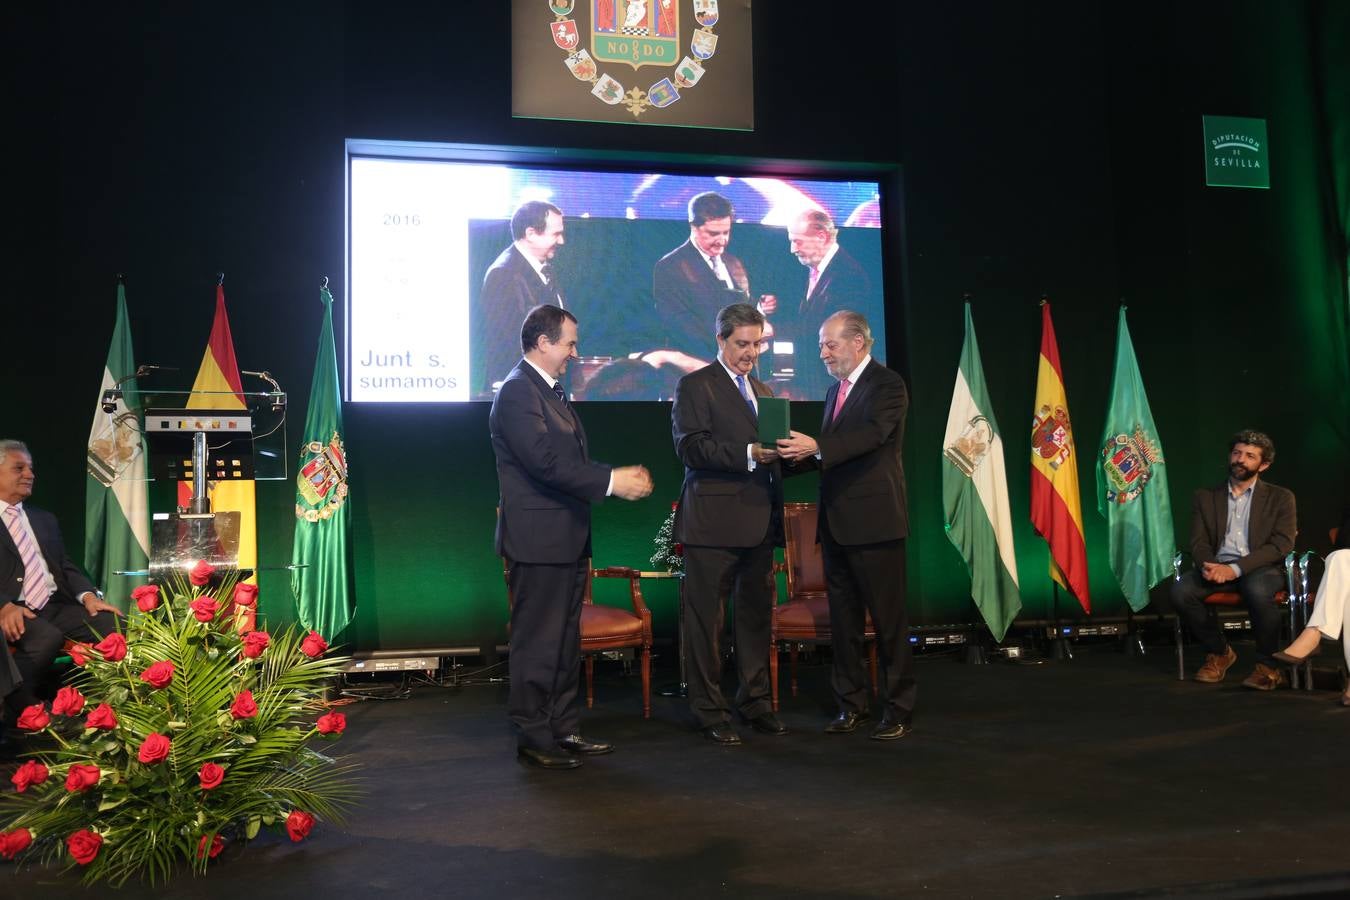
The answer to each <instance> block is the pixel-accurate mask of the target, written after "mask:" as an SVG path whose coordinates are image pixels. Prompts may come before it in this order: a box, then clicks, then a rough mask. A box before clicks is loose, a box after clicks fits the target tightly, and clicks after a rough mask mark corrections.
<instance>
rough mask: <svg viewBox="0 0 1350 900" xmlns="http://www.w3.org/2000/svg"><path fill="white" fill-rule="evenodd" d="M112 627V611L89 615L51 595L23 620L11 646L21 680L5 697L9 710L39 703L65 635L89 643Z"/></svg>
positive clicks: (74, 602) (81, 606)
mask: <svg viewBox="0 0 1350 900" xmlns="http://www.w3.org/2000/svg"><path fill="white" fill-rule="evenodd" d="M116 630H117V616H115V615H114V614H113V613H110V612H101V613H99V614H97V615H95V616H93V617H90V616H89V614H88V613H87V612H86V611H85V608H84V604H83V603H80V602H79V601H77V600H72V599H70V598H69V597H66V596H63V595H62V594H59V593H58V594H56V595H54V596H53V597H52V598H51V599H50V600H49V601H47V605H46V606H44V607H42V609H40V610H38V611H37V616H36V617H35V618H32V619H25V620H24V629H23V637H21V638H19V641H18V643H17V644H16V645H15V646H14V664H15V666H16V667H17V668H18V670H19V677H20V678H21V679H22V681H21V682H20V683H19V685H18V686H17V687H15V688H14V690H13V691H12V692H11V693H10V695H9V697H7V698H6V705H7V706H8V707H9V710H10V712H12V713H14V714H16V715H17V713H19V712H21V711H22V710H23V709H24V707H27V706H32V705H33V704H34V703H37V702H39V700H40V698H41V697H42V696H43V690H44V688H46V687H47V683H46V682H47V675H48V670H49V669H51V665H52V660H54V659H56V657H57V655H58V654H59V653H60V652H61V645H62V643H64V642H65V640H66V638H70V639H71V640H75V641H82V642H85V643H91V644H92V643H98V642H99V641H101V640H103V638H104V636H105V635H108V634H110V633H112V632H114V631H116Z"/></svg>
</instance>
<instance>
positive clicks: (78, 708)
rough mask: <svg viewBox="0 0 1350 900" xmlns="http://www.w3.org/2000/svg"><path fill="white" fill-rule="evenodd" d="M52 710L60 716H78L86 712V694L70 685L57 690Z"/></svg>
mask: <svg viewBox="0 0 1350 900" xmlns="http://www.w3.org/2000/svg"><path fill="white" fill-rule="evenodd" d="M52 712H54V713H56V714H57V715H58V716H78V715H79V714H80V713H82V712H84V695H83V694H81V693H80V692H79V691H77V690H76V689H75V688H73V687H71V686H70V685H66V686H65V687H63V688H61V690H59V691H57V692H56V699H55V700H53V701H52Z"/></svg>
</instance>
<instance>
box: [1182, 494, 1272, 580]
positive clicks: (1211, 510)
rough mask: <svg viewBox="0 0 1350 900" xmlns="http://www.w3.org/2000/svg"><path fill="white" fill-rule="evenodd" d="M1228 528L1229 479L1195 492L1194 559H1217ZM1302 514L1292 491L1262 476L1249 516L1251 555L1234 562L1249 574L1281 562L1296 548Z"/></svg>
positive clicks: (1249, 550) (1244, 572) (1249, 546)
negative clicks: (1296, 506) (1269, 481)
mask: <svg viewBox="0 0 1350 900" xmlns="http://www.w3.org/2000/svg"><path fill="white" fill-rule="evenodd" d="M1227 530H1228V482H1227V481H1225V482H1224V483H1223V484H1221V485H1219V486H1218V487H1212V488H1201V489H1200V490H1198V491H1196V492H1195V497H1194V500H1193V503H1192V506H1191V559H1193V560H1194V561H1195V565H1196V566H1197V567H1198V566H1199V565H1200V564H1201V563H1205V562H1216V561H1217V559H1216V557H1217V556H1218V552H1219V548H1220V547H1221V546H1223V535H1224V532H1225V531H1227ZM1297 535H1298V513H1297V510H1296V508H1295V504H1294V494H1293V492H1292V491H1289V490H1286V489H1285V488H1282V487H1276V486H1275V485H1273V484H1269V483H1267V482H1265V481H1263V480H1261V479H1259V478H1258V479H1257V480H1256V485H1255V486H1254V487H1253V489H1252V508H1251V511H1250V513H1248V516H1247V551H1248V552H1247V555H1246V556H1244V557H1242V558H1241V559H1235V560H1233V563H1234V564H1235V565H1237V566H1238V568H1240V569H1242V574H1243V575H1248V574H1250V573H1252V572H1254V571H1256V570H1257V569H1260V568H1263V567H1265V566H1274V565H1279V564H1280V562H1281V560H1283V559H1284V557H1285V556H1286V555H1287V554H1288V553H1289V551H1290V550H1293V549H1294V538H1295V537H1297Z"/></svg>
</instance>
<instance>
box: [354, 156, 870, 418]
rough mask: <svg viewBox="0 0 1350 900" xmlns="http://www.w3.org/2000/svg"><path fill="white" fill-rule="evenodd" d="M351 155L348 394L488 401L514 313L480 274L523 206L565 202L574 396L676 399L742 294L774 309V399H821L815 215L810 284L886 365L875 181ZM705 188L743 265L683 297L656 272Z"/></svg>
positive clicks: (503, 365) (502, 251) (513, 333)
mask: <svg viewBox="0 0 1350 900" xmlns="http://www.w3.org/2000/svg"><path fill="white" fill-rule="evenodd" d="M347 163H348V169H347V174H348V202H349V205H348V225H349V229H348V285H349V290H348V320H347V322H348V329H347V338H348V346H347V350H348V352H347V361H346V375H347V396H348V399H350V400H351V401H353V402H358V403H365V402H392V403H427V402H433V403H452V402H467V401H487V400H491V399H492V397H493V394H494V390H495V388H496V385H497V384H498V383H499V382H500V381H501V380H502V379H503V378H505V376H506V375H507V373H508V372H509V371H510V368H511V366H513V365H514V364H515V363H516V362H517V361H518V360H519V358H520V321H519V319H518V313H517V312H516V311H514V310H506V311H505V312H503V310H502V309H500V308H499V305H498V304H495V302H494V299H493V298H492V297H488V296H484V292H483V283H484V277H485V274H486V273H487V271H488V269H489V268H490V267H491V266H493V264H494V262H495V261H498V260H499V258H501V259H502V260H503V262H505V261H506V260H505V257H509V256H511V253H510V249H511V247H512V244H513V240H512V233H511V224H510V220H511V216H512V213H513V212H514V211H515V210H516V209H517V207H519V206H520V205H521V204H522V203H525V202H527V201H544V202H547V203H550V204H553V205H554V206H556V207H558V208H559V209H561V211H562V214H563V223H564V228H565V231H564V240H563V243H562V244H560V245H559V246H557V247H556V248H555V251H554V253H555V255H554V256H553V258H552V260H551V272H550V273H549V275H548V277H549V278H550V279H551V282H550V283H551V284H554V285H557V286H558V287H559V288H560V294H561V297H562V303H563V305H564V306H565V307H566V308H567V309H568V310H569V311H570V312H572V313H573V314H574V315H576V316H577V318H578V320H579V322H580V326H579V327H580V334H581V348H580V352H581V355H582V358H581V360H580V361H579V362H578V363H576V364H573V365H572V366H569V367H568V368H569V373H568V378H569V383H568V385H567V389H568V391H569V392H570V394H571V396H572V397H573V398H574V399H575V400H666V399H670V397H671V396H672V394H673V390H674V384H675V382H676V381H677V380H678V378H679V377H680V376H681V375H682V374H684V373H686V372H688V371H692V370H693V369H695V368H698V367H700V366H702V365H704V364H706V363H707V362H709V361H711V360H712V359H713V357H714V355H715V353H716V343H715V339H714V336H713V329H714V318H715V316H716V312H717V309H718V308H720V307H721V306H723V305H726V304H727V303H732V302H749V303H754V304H757V305H759V306H760V307H761V308H762V309H765V310H766V311H768V323H769V328H768V329H767V330H766V335H765V342H764V344H763V345H762V351H763V352H762V354H761V359H760V376H761V377H762V378H763V379H764V380H765V381H768V382H769V383H770V384H771V385H773V387H774V390H775V393H778V394H780V395H782V396H788V397H791V398H794V399H805V400H818V399H820V398H821V397H822V396H823V393H824V385H825V382H824V380H823V379H824V371H823V367H822V366H821V365H820V363H819V359H818V351H817V346H816V345H817V330H818V328H819V326H820V321H819V319H820V318H822V316H821V315H820V308H819V303H818V302H816V303H813V302H812V300H813V298H814V300H815V301H819V300H821V298H823V297H826V293H825V291H823V290H822V289H821V288H818V287H817V286H814V285H811V284H810V281H811V274H810V268H809V267H808V266H807V265H806V264H805V262H804V260H799V258H798V256H797V255H794V253H793V252H792V247H791V245H790V241H789V230H790V228H791V227H792V226H793V224H794V222H799V221H800V218H799V217H800V216H801V214H802V213H804V212H805V211H808V210H819V211H823V212H825V213H827V214H828V215H829V216H830V218H831V219H832V220H833V222H834V224H835V225H836V226H837V228H838V233H837V239H836V244H837V249H835V250H834V251H833V254H832V256H831V257H830V260H829V261H828V262H827V263H825V264H824V265H822V266H820V267H819V268H820V271H819V272H818V274H817V281H816V284H817V285H819V286H821V287H824V286H826V285H827V284H832V288H833V289H834V291H835V294H832V295H830V296H831V297H832V298H833V300H832V302H834V303H835V304H839V303H844V305H846V306H847V307H849V308H853V309H857V310H858V311H859V312H862V313H864V314H865V315H867V317H868V319H869V321H870V322H871V324H872V329H873V334H874V337H875V338H876V348H875V351H874V352H875V354H876V355H877V356H878V358H882V359H884V356H885V349H884V348H885V346H886V323H885V321H884V317H883V310H884V303H883V291H882V285H883V282H884V279H883V271H882V257H883V246H884V241H885V240H886V229H885V225H886V223H885V222H883V221H882V208H883V204H882V203H881V184H880V183H879V182H878V181H877V180H867V179H866V178H862V179H859V178H858V177H856V176H855V175H852V174H850V175H848V176H847V177H842V178H831V177H820V176H819V175H818V174H816V173H815V172H811V173H809V175H808V176H804V177H797V176H795V175H784V174H783V173H782V170H781V166H780V167H778V168H776V169H775V170H774V171H773V172H769V171H766V170H763V169H760V170H757V168H756V166H754V165H753V164H751V163H747V164H745V165H730V166H729V165H726V164H722V163H719V164H718V165H717V167H716V168H707V169H703V167H701V166H693V167H691V166H689V165H687V164H685V165H681V166H679V167H674V166H659V165H651V166H644V167H642V168H640V169H633V168H632V163H631V161H625V163H624V165H625V166H626V168H620V167H619V166H617V165H615V164H611V163H599V164H595V163H590V162H588V163H586V164H567V163H561V164H549V165H543V164H540V163H539V162H536V161H535V160H533V159H531V158H530V157H529V155H528V154H527V153H517V154H512V153H509V152H505V151H494V152H488V151H485V150H483V149H481V148H478V149H471V148H465V147H462V146H461V147H453V146H449V145H426V144H418V145H411V144H398V143H384V142H370V141H362V142H356V141H349V142H348V155H347ZM707 192H715V193H717V194H719V195H721V196H722V197H724V198H726V200H728V201H729V202H730V203H731V204H732V206H733V207H734V212H733V215H732V217H731V223H732V228H731V235H730V242H729V244H728V245H727V247H726V249H725V254H724V257H723V259H724V261H725V263H728V264H731V268H734V269H735V272H734V274H735V276H736V277H735V278H730V277H729V278H727V279H726V281H727V282H728V286H727V288H726V289H725V290H724V291H712V292H708V291H703V292H702V293H700V294H698V295H697V299H696V300H692V299H690V296H693V295H690V296H681V297H679V298H675V297H672V296H670V291H671V290H672V288H671V285H670V282H669V279H667V280H666V281H665V282H663V281H662V279H661V278H654V271H655V270H656V268H657V264H658V261H660V260H661V259H662V258H663V257H666V256H668V255H672V254H675V253H677V252H678V251H680V250H681V248H682V246H683V245H684V244H685V243H686V241H688V240H690V238H691V227H690V223H689V220H688V215H689V213H688V209H689V202H690V200H691V198H693V197H695V196H697V195H700V194H704V193H707ZM689 249H690V248H684V250H685V252H686V253H687V252H688V251H689ZM672 258H674V257H673V256H672ZM733 260H735V261H736V262H733ZM737 263H738V264H737ZM827 273H828V274H829V276H830V277H831V278H833V282H828V281H827V280H826V275H827ZM845 276H848V277H847V279H845ZM538 277H544V276H538ZM841 286H842V287H841ZM843 290H846V294H844V295H842V299H841V296H839V294H840V292H841V291H843ZM808 293H810V294H811V296H808ZM694 303H697V304H698V305H697V306H695V307H692V308H691V304H694Z"/></svg>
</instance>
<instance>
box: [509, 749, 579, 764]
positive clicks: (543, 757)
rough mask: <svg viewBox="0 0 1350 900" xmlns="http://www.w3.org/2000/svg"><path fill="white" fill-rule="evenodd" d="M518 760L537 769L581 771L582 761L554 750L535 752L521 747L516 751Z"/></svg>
mask: <svg viewBox="0 0 1350 900" xmlns="http://www.w3.org/2000/svg"><path fill="white" fill-rule="evenodd" d="M516 758H517V759H519V760H520V761H521V762H523V763H525V764H526V765H529V766H534V767H535V768H536V769H579V768H581V760H579V759H577V758H576V757H575V756H571V755H569V754H566V753H555V752H554V751H552V750H535V749H534V748H533V747H521V748H519V749H517V750H516Z"/></svg>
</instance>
